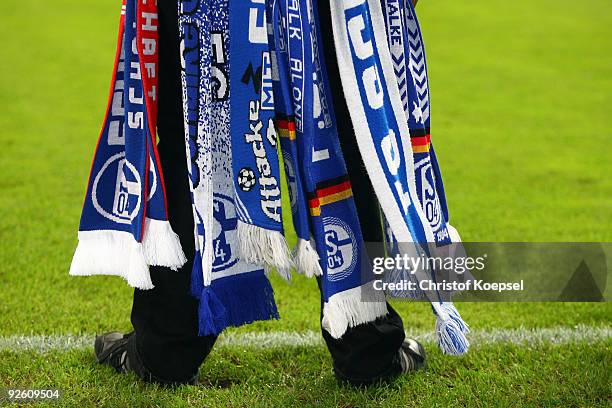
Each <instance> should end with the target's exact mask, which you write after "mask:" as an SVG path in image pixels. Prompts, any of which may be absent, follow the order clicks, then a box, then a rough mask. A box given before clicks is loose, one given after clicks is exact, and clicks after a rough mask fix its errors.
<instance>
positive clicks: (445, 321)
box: [432, 302, 470, 356]
mask: <svg viewBox="0 0 612 408" xmlns="http://www.w3.org/2000/svg"><path fill="white" fill-rule="evenodd" d="M432 306H433V307H434V310H435V312H436V315H437V316H438V318H437V320H436V335H437V338H438V346H439V347H440V349H441V350H442V352H443V353H444V354H449V355H452V356H460V355H463V354H465V353H467V351H468V350H469V348H470V342H469V341H468V339H467V337H466V336H465V335H466V334H467V333H469V332H470V329H469V327H468V325H467V324H466V323H465V322H464V321H463V319H462V318H461V316H460V315H459V312H458V311H457V309H456V308H455V306H454V305H453V304H452V303H450V302H443V303H441V304H440V303H437V302H434V303H432Z"/></svg>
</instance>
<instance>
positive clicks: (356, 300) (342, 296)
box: [321, 284, 388, 339]
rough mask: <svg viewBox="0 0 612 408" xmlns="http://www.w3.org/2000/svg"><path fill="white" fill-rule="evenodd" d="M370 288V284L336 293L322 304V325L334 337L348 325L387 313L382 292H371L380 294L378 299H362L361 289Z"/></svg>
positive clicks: (373, 318)
mask: <svg viewBox="0 0 612 408" xmlns="http://www.w3.org/2000/svg"><path fill="white" fill-rule="evenodd" d="M368 288H372V286H371V285H370V284H366V285H363V286H359V287H356V288H353V289H349V290H346V291H344V292H340V293H337V294H335V295H333V296H332V297H330V298H329V300H328V301H327V302H325V304H324V305H323V320H322V322H321V325H322V327H323V328H324V329H325V330H326V331H327V332H328V333H329V334H331V336H332V337H333V338H334V339H339V338H340V337H342V336H343V335H344V333H346V330H347V329H348V328H349V327H355V326H358V325H360V324H363V323H368V322H372V321H374V320H376V319H377V318H379V317H382V316H385V315H386V314H387V313H388V310H387V303H386V302H385V300H384V295H383V294H382V292H373V295H374V296H377V295H378V296H380V298H381V299H380V300H379V301H374V300H371V301H368V302H364V301H362V300H361V299H362V295H363V293H361V291H362V290H363V291H365V290H368Z"/></svg>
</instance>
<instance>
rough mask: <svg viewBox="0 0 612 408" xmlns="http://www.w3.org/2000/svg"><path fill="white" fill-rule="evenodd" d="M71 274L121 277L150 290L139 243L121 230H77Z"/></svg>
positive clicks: (136, 286) (131, 283) (146, 267)
mask: <svg viewBox="0 0 612 408" xmlns="http://www.w3.org/2000/svg"><path fill="white" fill-rule="evenodd" d="M78 237H79V243H78V245H77V248H76V251H75V252H74V257H73V258H72V263H71V264H70V275H71V276H92V275H111V276H121V277H122V278H124V279H125V280H127V281H128V283H129V284H130V286H133V287H135V288H138V289H143V290H146V289H153V283H152V281H151V276H150V274H149V267H148V265H147V262H146V259H145V255H144V251H143V247H142V244H140V243H139V242H136V241H134V237H133V235H132V234H130V233H128V232H123V231H79V234H78Z"/></svg>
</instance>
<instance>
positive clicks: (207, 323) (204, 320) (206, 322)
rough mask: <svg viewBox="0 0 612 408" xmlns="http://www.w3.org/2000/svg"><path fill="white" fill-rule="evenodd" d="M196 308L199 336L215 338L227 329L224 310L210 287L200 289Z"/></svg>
mask: <svg viewBox="0 0 612 408" xmlns="http://www.w3.org/2000/svg"><path fill="white" fill-rule="evenodd" d="M199 298H200V306H199V308H198V324H199V325H198V333H199V335H200V336H211V335H212V336H217V335H218V334H219V333H221V332H222V331H223V329H225V328H226V327H227V324H226V320H227V319H226V314H227V313H226V310H225V306H223V303H221V301H220V300H219V298H218V297H217V296H216V295H215V293H214V292H213V290H212V288H211V287H210V286H207V287H205V288H204V289H202V292H201V293H200V296H199Z"/></svg>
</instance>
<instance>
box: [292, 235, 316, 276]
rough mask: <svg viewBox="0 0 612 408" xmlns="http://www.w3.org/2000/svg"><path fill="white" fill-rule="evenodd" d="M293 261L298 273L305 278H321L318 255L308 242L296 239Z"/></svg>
mask: <svg viewBox="0 0 612 408" xmlns="http://www.w3.org/2000/svg"><path fill="white" fill-rule="evenodd" d="M293 259H294V262H295V268H296V270H297V271H298V273H301V274H303V275H304V276H306V277H307V278H312V277H313V276H321V275H322V274H323V271H322V270H321V264H319V254H317V251H315V249H314V248H313V247H312V245H311V244H310V241H307V240H305V239H301V238H299V239H298V242H297V244H296V245H295V248H294V249H293Z"/></svg>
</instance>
